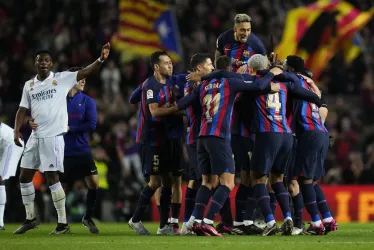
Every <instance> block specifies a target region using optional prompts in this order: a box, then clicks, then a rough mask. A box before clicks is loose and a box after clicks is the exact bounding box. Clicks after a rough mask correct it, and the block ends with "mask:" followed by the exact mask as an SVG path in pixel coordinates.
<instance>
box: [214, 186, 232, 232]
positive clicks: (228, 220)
mask: <svg viewBox="0 0 374 250" xmlns="http://www.w3.org/2000/svg"><path fill="white" fill-rule="evenodd" d="M217 190H218V189H217ZM219 215H221V218H222V222H223V223H224V224H225V225H226V226H232V224H233V221H232V213H231V200H230V197H227V199H226V201H225V203H224V204H223V207H222V208H221V210H220V211H219Z"/></svg>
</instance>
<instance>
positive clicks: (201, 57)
mask: <svg viewBox="0 0 374 250" xmlns="http://www.w3.org/2000/svg"><path fill="white" fill-rule="evenodd" d="M208 58H211V57H210V55H209V54H208V53H196V54H195V55H193V56H192V57H191V62H190V65H191V68H192V70H193V71H195V70H196V67H197V65H199V64H202V63H204V62H205V61H206V60H207V59H208Z"/></svg>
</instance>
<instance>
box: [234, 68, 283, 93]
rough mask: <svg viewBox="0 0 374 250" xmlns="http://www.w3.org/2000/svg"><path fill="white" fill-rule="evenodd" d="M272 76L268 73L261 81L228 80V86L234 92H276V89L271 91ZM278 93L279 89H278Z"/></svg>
mask: <svg viewBox="0 0 374 250" xmlns="http://www.w3.org/2000/svg"><path fill="white" fill-rule="evenodd" d="M273 78H274V74H273V73H271V72H269V73H267V74H266V75H265V76H264V77H262V78H261V79H256V80H254V81H243V80H239V79H233V78H230V79H229V83H230V86H231V87H232V88H233V90H234V91H235V92H242V91H265V90H269V91H270V90H272V91H275V92H277V90H276V89H271V88H270V85H271V80H273ZM278 91H279V88H278Z"/></svg>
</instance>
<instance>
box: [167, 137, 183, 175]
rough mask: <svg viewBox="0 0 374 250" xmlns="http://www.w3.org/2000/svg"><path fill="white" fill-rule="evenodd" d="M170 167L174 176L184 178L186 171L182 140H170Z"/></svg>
mask: <svg viewBox="0 0 374 250" xmlns="http://www.w3.org/2000/svg"><path fill="white" fill-rule="evenodd" d="M167 152H168V155H167V160H168V166H169V167H170V169H171V172H172V173H173V176H182V174H183V170H184V156H183V142H182V139H181V138H175V139H169V143H168V151H167Z"/></svg>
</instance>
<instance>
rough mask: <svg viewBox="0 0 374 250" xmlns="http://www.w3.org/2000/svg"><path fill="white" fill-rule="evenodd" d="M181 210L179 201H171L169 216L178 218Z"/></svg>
mask: <svg viewBox="0 0 374 250" xmlns="http://www.w3.org/2000/svg"><path fill="white" fill-rule="evenodd" d="M180 211H181V204H180V203H171V218H174V219H178V218H179V214H180Z"/></svg>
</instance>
